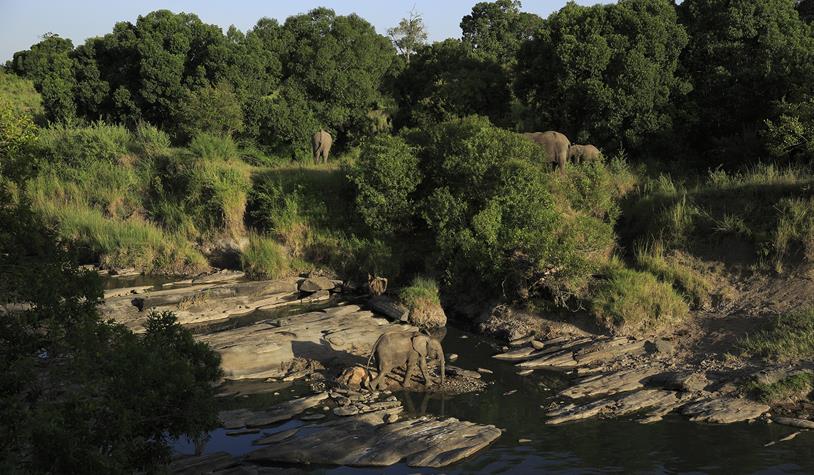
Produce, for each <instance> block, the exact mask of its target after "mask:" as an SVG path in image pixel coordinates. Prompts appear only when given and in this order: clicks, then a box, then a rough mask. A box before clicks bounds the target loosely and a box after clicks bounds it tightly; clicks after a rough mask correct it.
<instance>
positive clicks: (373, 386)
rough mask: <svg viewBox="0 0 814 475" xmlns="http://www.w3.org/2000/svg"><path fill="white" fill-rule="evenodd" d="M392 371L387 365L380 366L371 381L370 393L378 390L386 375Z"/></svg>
mask: <svg viewBox="0 0 814 475" xmlns="http://www.w3.org/2000/svg"><path fill="white" fill-rule="evenodd" d="M392 369H393V368H392V367H390V366H388V365H385V364H380V365H379V374H378V376H376V377H375V378H374V379H373V381H371V382H370V389H371V390H372V391H375V390H377V389H379V387H381V383H382V382H383V381H384V378H385V376H387V373H389V372H390V371H391V370H392Z"/></svg>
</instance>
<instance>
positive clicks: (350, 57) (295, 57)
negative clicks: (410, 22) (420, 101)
mask: <svg viewBox="0 0 814 475" xmlns="http://www.w3.org/2000/svg"><path fill="white" fill-rule="evenodd" d="M283 29H284V34H285V35H286V38H287V42H288V44H289V45H291V46H290V48H288V49H287V52H286V54H285V56H284V59H283V65H284V69H283V75H284V77H285V80H286V81H288V82H289V83H291V84H292V85H296V86H297V87H299V88H300V89H301V90H302V91H303V92H304V93H305V96H306V97H307V99H308V106H309V109H311V110H312V111H313V114H314V115H315V116H316V117H317V120H318V122H319V123H320V124H322V125H323V126H324V127H327V128H329V129H331V130H333V131H336V132H337V133H338V134H339V137H338V138H339V139H343V138H344V137H343V136H350V137H360V136H362V135H363V134H362V133H361V129H362V127H363V126H364V124H366V116H367V113H368V111H370V110H371V109H373V108H375V106H376V104H377V103H378V102H381V100H382V92H381V85H382V79H383V77H384V75H385V74H386V73H387V72H388V70H389V69H390V66H391V63H392V62H393V60H394V58H395V57H396V55H395V49H394V48H393V45H392V44H391V43H390V40H388V39H387V38H386V37H384V36H382V35H379V34H377V33H376V30H375V29H374V28H373V26H372V25H371V24H370V23H368V22H367V21H365V20H363V19H362V18H361V17H359V16H357V15H348V16H337V15H336V14H335V13H334V12H333V10H329V9H326V8H318V9H315V10H311V11H310V12H309V13H307V14H305V15H297V16H293V17H289V18H288V19H287V20H286V21H285V24H284V25H283ZM313 132H314V131H310V133H313ZM335 138H336V137H335Z"/></svg>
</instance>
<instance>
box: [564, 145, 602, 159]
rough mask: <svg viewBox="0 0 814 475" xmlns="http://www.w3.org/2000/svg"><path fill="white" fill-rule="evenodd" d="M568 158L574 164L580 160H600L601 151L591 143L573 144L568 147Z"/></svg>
mask: <svg viewBox="0 0 814 475" xmlns="http://www.w3.org/2000/svg"><path fill="white" fill-rule="evenodd" d="M568 159H569V160H571V161H572V162H574V163H576V164H580V163H582V162H601V161H602V152H600V151H599V149H598V148H596V147H594V146H593V145H591V144H588V145H579V144H573V145H571V146H570V147H569V148H568Z"/></svg>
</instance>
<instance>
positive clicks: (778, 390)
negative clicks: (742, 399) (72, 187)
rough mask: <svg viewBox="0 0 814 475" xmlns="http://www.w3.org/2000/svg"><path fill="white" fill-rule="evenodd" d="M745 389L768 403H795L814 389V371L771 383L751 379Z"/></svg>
mask: <svg viewBox="0 0 814 475" xmlns="http://www.w3.org/2000/svg"><path fill="white" fill-rule="evenodd" d="M745 390H746V391H747V392H748V393H750V394H751V395H752V397H754V398H755V399H757V400H759V401H762V402H765V403H766V404H780V403H787V402H792V403H793V402H797V401H799V400H800V399H804V398H806V397H808V395H809V394H811V392H812V391H813V390H814V373H810V372H800V373H797V374H794V375H791V376H789V377H787V378H784V379H781V380H780V381H778V382H776V383H771V384H763V383H759V382H757V381H750V382H749V383H748V384H746V387H745Z"/></svg>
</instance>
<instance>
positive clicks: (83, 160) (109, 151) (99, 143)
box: [38, 122, 133, 167]
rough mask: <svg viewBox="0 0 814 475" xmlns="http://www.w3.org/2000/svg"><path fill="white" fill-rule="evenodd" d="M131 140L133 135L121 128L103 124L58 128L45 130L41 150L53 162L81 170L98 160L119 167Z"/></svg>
mask: <svg viewBox="0 0 814 475" xmlns="http://www.w3.org/2000/svg"><path fill="white" fill-rule="evenodd" d="M132 140H133V138H132V136H131V135H130V132H129V131H128V130H127V129H126V128H125V127H123V126H121V125H108V124H105V123H104V122H95V123H93V124H91V125H90V126H87V127H76V128H74V127H69V126H66V125H55V126H52V127H50V128H47V129H42V131H41V134H40V140H39V146H38V148H39V150H40V153H42V154H43V155H45V156H46V157H48V158H49V159H50V161H51V162H55V163H65V164H67V165H70V166H76V167H81V166H84V165H86V164H88V163H89V162H92V161H96V160H104V161H108V162H112V163H116V162H117V161H118V160H119V158H121V157H122V156H124V155H126V154H127V152H128V150H129V148H130V145H131V143H132Z"/></svg>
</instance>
